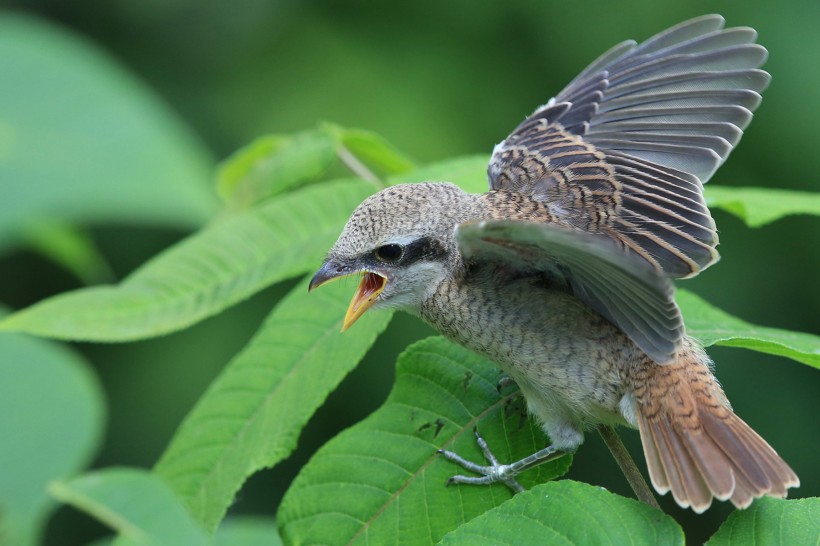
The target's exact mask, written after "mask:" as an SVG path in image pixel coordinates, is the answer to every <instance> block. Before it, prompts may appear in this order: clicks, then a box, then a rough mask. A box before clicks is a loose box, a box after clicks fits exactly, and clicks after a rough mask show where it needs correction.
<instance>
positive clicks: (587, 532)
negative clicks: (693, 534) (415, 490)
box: [439, 480, 750, 546]
mask: <svg viewBox="0 0 820 546" xmlns="http://www.w3.org/2000/svg"><path fill="white" fill-rule="evenodd" d="M439 544H441V545H442V546H455V545H460V544H463V545H465V546H473V545H475V546H481V545H483V544H486V545H488V546H489V545H509V546H527V545H541V544H562V545H567V546H570V545H578V546H581V545H586V544H611V545H612V546H621V545H622V544H633V545H636V546H637V545H644V544H652V545H655V546H661V545H672V544H680V545H682V544H684V537H683V531H682V530H681V528H680V527H679V526H678V524H677V523H675V520H674V519H672V518H671V517H670V516H667V515H666V514H664V513H663V512H660V511H658V510H655V509H654V508H650V507H649V506H647V505H645V504H642V503H640V502H638V501H636V500H633V499H627V498H624V497H619V496H618V495H613V494H612V493H609V492H608V491H606V490H605V489H603V488H602V487H595V486H592V485H587V484H584V483H578V482H574V481H571V480H561V481H559V482H552V483H545V484H542V485H537V486H535V487H534V488H532V489H531V490H529V491H525V492H524V493H520V494H518V495H516V496H515V497H514V498H513V499H511V500H509V501H507V502H505V503H504V504H502V505H501V506H499V507H497V508H494V509H492V510H490V511H488V512H486V513H485V514H482V515H480V516H478V517H477V518H475V519H474V520H472V521H470V522H469V523H466V524H465V525H462V526H461V527H459V528H458V529H456V530H455V531H453V532H451V533H449V534H448V535H447V536H445V537H444V539H443V540H442V541H441V542H440V543H439ZM747 544H750V543H747Z"/></svg>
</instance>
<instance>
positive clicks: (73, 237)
mask: <svg viewBox="0 0 820 546" xmlns="http://www.w3.org/2000/svg"><path fill="white" fill-rule="evenodd" d="M23 239H24V240H25V242H26V246H28V247H30V248H31V249H32V250H33V251H35V252H38V253H39V254H41V255H42V256H44V257H46V258H48V259H50V260H52V261H53V262H54V263H56V264H58V265H61V266H62V267H64V268H65V269H67V270H68V271H70V272H71V273H73V274H74V275H75V276H76V277H77V278H78V279H80V280H81V281H83V282H84V283H85V284H97V283H101V282H104V281H110V280H112V279H113V278H114V274H113V273H112V271H111V269H110V268H109V267H108V262H106V261H105V258H104V257H103V255H102V254H101V253H100V252H99V250H97V247H96V245H95V244H94V241H93V240H92V239H91V237H90V236H89V235H88V234H87V233H85V232H84V231H82V230H79V229H77V228H74V227H72V226H70V225H68V224H65V223H62V222H52V221H48V220H44V221H42V222H39V223H36V224H33V225H31V226H28V228H27V229H25V231H24V235H23Z"/></svg>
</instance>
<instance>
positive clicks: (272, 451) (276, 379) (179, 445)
mask: <svg viewBox="0 0 820 546" xmlns="http://www.w3.org/2000/svg"><path fill="white" fill-rule="evenodd" d="M344 288H345V287H344V286H342V285H341V283H339V285H338V286H332V285H331V286H329V287H326V289H325V290H322V291H320V292H319V293H317V294H308V291H307V283H300V284H299V285H297V287H296V288H295V289H294V290H293V291H292V292H291V293H290V295H288V296H287V297H285V299H284V300H282V301H281V302H280V303H279V305H278V306H277V307H276V308H275V309H274V310H273V312H272V313H271V315H270V317H268V319H267V320H266V321H265V323H264V324H263V325H262V327H261V328H260V329H259V331H258V332H257V333H256V336H254V338H253V339H252V340H251V341H250V342H249V343H248V345H247V346H246V347H245V349H244V350H243V351H242V352H241V353H239V354H238V355H237V356H236V358H234V359H233V360H232V361H231V362H230V363H229V364H228V365H227V367H226V368H225V370H224V372H222V375H221V376H220V377H219V378H217V380H216V381H214V383H213V385H211V388H210V389H208V391H207V392H206V393H205V394H204V395H203V396H202V398H201V399H200V401H199V403H198V404H197V405H196V407H194V409H193V410H191V413H190V415H188V417H187V419H186V420H185V422H184V423H182V425H181V426H180V428H179V430H178V431H177V433H176V435H175V436H174V440H173V441H172V443H171V445H170V446H169V447H168V449H167V450H166V452H165V454H164V455H163V456H162V458H161V459H160V461H159V463H158V464H157V466H156V469H155V470H156V472H157V474H159V475H160V476H162V477H163V478H165V479H166V480H167V481H168V483H170V484H171V486H172V487H173V488H174V490H175V492H176V493H177V495H179V497H180V498H181V499H182V500H183V502H184V503H185V504H186V505H187V506H188V508H189V509H190V510H191V513H192V514H193V515H194V516H195V517H196V518H197V519H198V520H199V521H202V522H203V523H204V524H205V526H206V527H208V528H210V529H213V528H216V526H217V524H218V523H219V521H220V520H221V519H222V517H223V516H224V515H225V511H226V509H227V508H228V505H229V504H230V503H231V500H232V499H233V497H234V495H235V494H236V492H237V491H238V490H239V488H240V487H241V485H242V483H243V482H244V481H245V479H247V478H248V477H249V476H250V475H252V474H253V473H255V472H257V471H258V470H261V469H262V468H267V467H271V466H273V465H275V464H276V463H278V462H280V461H281V460H283V459H284V458H285V457H287V456H288V455H290V453H291V452H292V451H293V449H294V448H295V447H296V440H297V439H298V437H299V432H300V431H301V430H302V428H304V426H305V424H306V423H307V421H308V419H309V418H310V416H311V415H313V413H314V412H315V411H316V409H317V408H318V407H319V406H320V405H321V404H322V402H324V400H325V397H327V395H328V394H329V393H330V392H331V391H332V390H333V389H335V388H336V386H337V385H338V383H339V381H341V380H342V379H343V378H344V376H345V375H347V373H348V372H349V371H350V370H352V369H353V368H354V367H355V366H356V364H358V363H359V361H360V360H361V359H362V357H363V356H364V354H365V353H366V352H367V350H368V349H369V348H370V346H371V345H372V344H373V342H374V341H375V340H376V337H377V336H378V335H379V334H380V333H381V331H382V330H384V328H385V327H386V326H387V323H388V322H389V320H390V313H379V314H373V315H372V316H366V317H363V318H362V320H361V321H360V323H361V324H357V325H356V326H357V328H356V329H355V330H354V331H351V332H350V334H351V335H346V336H345V337H344V338H342V336H339V335H338V333H339V330H340V328H341V326H342V318H343V317H344V313H345V310H346V308H347V297H348V296H349V294H348V293H347V292H348V291H347V290H344Z"/></svg>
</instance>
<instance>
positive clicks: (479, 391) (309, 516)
mask: <svg viewBox="0 0 820 546" xmlns="http://www.w3.org/2000/svg"><path fill="white" fill-rule="evenodd" d="M500 377H501V376H500V373H499V372H498V370H497V369H496V368H495V366H494V365H493V364H492V363H491V362H489V361H487V360H485V359H483V358H481V357H479V356H478V355H476V354H475V353H472V352H470V351H468V350H467V349H464V348H463V347H460V346H457V345H455V344H452V343H450V342H448V341H446V340H444V339H443V338H439V337H435V338H429V339H426V340H423V341H420V342H418V343H416V344H414V345H412V346H411V347H410V348H409V349H407V351H406V352H405V353H403V354H402V355H401V356H400V357H399V360H398V363H397V366H396V383H395V385H394V388H393V391H392V392H391V393H390V396H389V397H388V399H387V401H386V402H385V403H384V405H383V406H382V407H381V408H379V410H377V411H376V412H375V413H374V414H373V415H371V416H370V417H368V418H367V419H365V420H364V421H362V422H361V423H358V424H357V425H355V426H354V427H352V428H350V429H349V430H347V431H345V432H343V433H342V434H340V435H339V436H337V437H336V438H334V439H333V440H331V441H330V442H328V443H327V444H325V445H324V446H323V447H322V448H321V449H320V450H319V451H318V452H317V453H316V455H315V456H314V457H313V459H311V461H310V462H309V463H308V464H307V465H306V466H305V467H304V468H303V469H302V471H301V472H300V474H299V475H298V476H297V477H296V480H295V481H294V482H293V484H292V485H291V487H290V489H289V490H288V491H287V493H286V494H285V498H284V499H283V500H282V504H281V505H280V508H279V513H278V515H277V522H278V523H279V529H280V532H281V533H282V537H283V539H284V540H285V542H287V543H296V544H315V543H320V544H365V543H367V544H425V545H426V544H430V543H434V542H436V541H437V540H439V539H440V538H441V537H443V536H444V535H445V534H446V533H448V532H449V531H451V530H453V529H455V528H456V527H458V526H459V525H461V524H462V523H464V522H465V521H469V520H470V519H472V518H474V517H475V516H477V515H478V514H481V513H482V512H484V511H486V510H487V509H489V508H492V507H494V506H497V505H498V504H500V503H502V502H503V501H505V500H507V499H509V498H510V497H511V492H510V491H509V489H507V487H506V486H504V485H501V484H494V485H491V486H482V487H476V486H468V485H462V486H451V487H447V486H446V485H445V484H446V482H447V479H448V478H449V477H450V476H452V475H454V474H460V473H461V472H462V469H461V468H460V467H457V466H456V465H454V464H452V463H450V462H448V461H447V460H445V459H444V458H442V457H440V456H439V455H437V454H436V450H437V449H439V448H446V449H452V450H455V451H456V452H458V453H459V454H461V455H462V456H464V457H467V458H468V459H472V460H475V461H482V460H483V459H482V454H481V451H480V450H479V448H478V447H477V445H476V443H475V439H474V437H473V432H472V431H473V428H474V427H476V426H477V427H478V429H479V430H480V432H481V434H482V435H483V436H484V437H485V438H486V440H487V441H488V443H489V445H490V447H491V449H493V451H494V452H495V455H496V456H497V457H498V458H499V460H501V461H502V462H511V461H513V460H517V459H520V458H522V457H525V456H527V455H530V454H532V453H533V452H535V451H537V450H538V449H541V448H543V447H544V446H546V445H547V439H546V438H545V437H544V435H543V433H542V432H541V431H540V429H539V427H537V426H534V425H533V424H532V423H531V422H530V421H529V420H526V419H525V418H524V416H523V415H524V414H523V412H524V411H525V410H524V406H523V402H522V400H521V398H520V396H519V393H518V392H517V391H515V392H511V393H507V392H505V393H504V395H501V394H499V393H498V391H497V389H496V386H497V383H498V380H499V379H500ZM569 464H570V457H569V456H566V457H563V458H561V459H558V460H556V461H553V462H551V463H546V464H544V465H540V466H538V467H536V468H534V469H532V470H529V471H527V472H526V473H524V474H522V475H521V476H520V478H521V480H520V481H521V483H522V484H524V485H525V486H526V485H531V484H533V483H537V482H542V481H544V480H547V479H551V478H554V477H556V476H559V475H561V474H563V473H564V472H566V470H567V469H568V468H569Z"/></svg>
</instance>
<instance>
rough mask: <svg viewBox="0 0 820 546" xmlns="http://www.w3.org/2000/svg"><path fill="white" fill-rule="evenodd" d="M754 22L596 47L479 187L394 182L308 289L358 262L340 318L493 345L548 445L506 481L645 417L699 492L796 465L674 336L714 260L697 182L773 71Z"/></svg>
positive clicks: (744, 497) (688, 495) (684, 479)
mask: <svg viewBox="0 0 820 546" xmlns="http://www.w3.org/2000/svg"><path fill="white" fill-rule="evenodd" d="M755 37H756V35H755V32H754V31H753V30H752V29H748V28H734V29H723V19H722V18H721V17H719V16H714V15H713V16H705V17H701V18H698V19H693V20H691V21H687V22H684V23H682V24H680V25H678V26H676V27H673V28H671V29H669V30H667V31H665V32H662V33H660V34H658V35H657V36H655V37H653V38H651V39H649V40H647V41H646V42H644V43H643V44H641V45H636V44H635V43H634V42H624V43H622V44H620V45H618V46H616V47H614V48H613V49H611V50H610V51H609V52H607V53H605V54H604V55H603V56H601V57H600V58H599V59H598V60H596V61H595V62H593V63H592V64H591V65H590V66H589V67H588V68H587V69H586V70H584V71H583V72H582V73H581V74H580V75H579V76H578V77H577V78H576V79H575V80H574V81H573V82H572V83H570V84H569V86H567V88H566V89H564V90H563V91H562V92H561V93H559V94H558V95H557V96H556V97H555V98H554V99H552V100H550V101H549V102H548V103H547V104H546V105H544V106H542V107H540V108H538V109H537V110H536V111H535V112H534V113H533V114H532V115H531V116H530V117H529V118H527V119H526V120H525V121H524V122H523V123H521V124H520V125H519V126H518V127H517V128H516V129H515V130H514V131H513V133H512V134H511V135H510V136H508V137H507V138H506V139H505V140H504V141H503V142H502V143H501V144H499V145H498V146H496V148H495V151H494V153H493V156H492V159H491V161H490V166H489V169H488V174H489V181H490V191H489V192H488V193H486V194H484V195H470V194H467V193H464V192H463V191H462V190H461V189H459V188H458V187H456V186H454V185H452V184H446V183H424V184H410V185H400V186H394V187H391V188H388V189H385V190H383V191H381V192H379V193H377V194H376V195H374V196H372V197H370V198H368V199H367V200H366V201H365V202H364V203H362V204H361V205H360V206H359V207H358V208H357V210H356V211H355V212H354V213H353V215H352V216H351V218H350V220H349V221H348V223H347V225H346V226H345V228H344V230H343V232H342V234H341V235H340V237H339V239H338V241H337V242H336V244H335V245H334V246H333V248H332V249H331V250H330V252H329V253H328V256H327V258H326V260H325V263H324V265H323V266H322V268H321V269H320V270H319V272H318V273H317V274H316V276H315V277H314V279H313V281H312V283H311V288H315V287H317V286H319V285H321V284H323V283H325V282H328V281H330V280H333V279H336V278H339V277H343V276H347V275H351V274H361V275H362V282H361V283H360V285H359V288H358V290H357V292H356V294H355V296H354V298H353V301H352V302H351V305H350V308H349V310H348V314H347V316H346V317H345V324H344V328H347V327H349V326H350V325H351V324H353V322H355V321H356V319H357V318H358V317H359V316H361V314H362V313H364V312H365V311H366V310H367V309H368V308H370V307H394V308H399V309H403V310H406V311H409V312H411V313H414V314H416V315H418V316H420V317H421V318H422V319H424V320H425V321H427V322H428V323H429V324H431V325H432V326H433V327H435V328H436V329H438V330H439V331H440V332H441V333H443V334H444V335H445V336H447V337H449V338H450V339H452V340H454V341H456V342H458V343H461V344H463V345H465V346H467V347H469V348H471V349H473V350H475V351H477V352H479V353H482V354H484V355H486V356H488V357H489V358H491V359H492V360H494V361H495V362H497V363H498V364H499V365H500V366H501V367H502V368H503V369H504V370H505V371H506V372H507V373H508V374H509V375H510V376H511V377H512V378H513V379H514V380H515V382H516V383H517V384H518V385H519V387H520V388H521V391H522V392H523V394H524V396H525V398H526V401H527V406H528V409H529V411H530V413H531V414H532V415H534V416H535V417H536V418H537V419H538V420H539V422H540V423H541V424H542V426H543V428H544V430H545V431H546V432H547V434H548V435H549V436H550V439H551V440H552V445H551V446H550V447H549V448H547V449H545V450H543V451H542V452H539V454H537V456H536V457H535V458H528V459H526V460H523V461H520V462H518V463H513V464H512V465H500V466H499V465H495V466H493V465H491V466H489V467H480V466H478V465H474V464H472V463H469V462H468V461H464V460H463V459H461V458H460V457H458V456H457V455H455V454H452V453H447V454H446V456H447V457H448V458H450V459H452V460H454V461H456V462H459V463H461V464H462V465H464V466H466V467H467V468H469V469H472V470H477V471H480V472H483V473H485V474H486V476H485V477H478V478H470V477H463V476H462V477H458V479H457V481H460V482H465V483H489V482H492V481H503V482H504V483H507V484H508V485H510V486H511V487H516V482H515V481H514V475H515V473H516V472H517V471H519V470H521V469H524V468H527V467H529V466H531V465H532V464H535V463H537V462H538V461H539V460H542V459H546V458H552V457H555V456H560V455H561V454H562V453H565V452H570V451H573V450H575V449H576V448H577V447H578V446H579V445H580V444H581V443H582V442H583V435H584V430H585V429H587V428H589V427H590V426H594V425H597V424H600V423H604V424H625V425H629V426H631V427H634V428H637V429H639V430H640V433H641V441H642V443H643V447H644V454H645V456H646V461H647V466H648V469H649V474H650V477H651V480H652V483H653V485H654V486H655V489H656V490H657V491H658V492H660V493H666V492H667V491H671V492H672V494H673V496H674V498H675V500H676V501H677V502H678V504H680V505H681V506H684V507H688V506H691V507H692V508H693V509H694V510H695V511H698V512H700V511H703V510H705V509H706V508H708V507H709V505H710V504H711V502H712V499H713V498H717V499H720V500H725V499H730V500H731V501H732V502H733V503H734V504H735V505H736V506H738V507H741V508H742V507H746V506H748V505H749V503H750V502H751V501H752V499H753V498H755V497H759V496H760V495H763V494H769V495H773V496H779V497H782V496H785V495H786V490H787V489H788V488H790V487H795V486H797V485H798V483H799V482H798V479H797V476H796V475H795V474H794V472H793V471H792V470H791V469H790V468H789V466H788V465H787V464H786V463H785V462H783V460H782V459H781V458H780V457H779V456H778V455H777V453H776V452H775V451H774V450H773V449H772V448H771V447H770V446H769V445H768V444H767V443H766V442H765V441H764V440H763V439H762V438H760V436H758V435H757V434H756V433H755V432H754V431H753V430H752V429H751V428H749V426H748V425H746V424H745V423H744V422H743V421H742V420H741V419H740V418H738V417H737V416H736V415H735V414H734V413H733V412H732V410H731V408H730V406H729V403H728V401H727V400H726V397H725V395H724V394H723V391H722V389H721V388H720V385H719V384H718V383H717V380H716V379H715V378H714V376H713V375H712V371H711V363H710V361H709V359H708V357H707V356H706V354H705V353H704V352H703V351H702V350H701V349H700V348H699V347H698V346H697V344H696V342H695V341H694V340H692V339H691V338H688V337H687V336H686V335H685V331H684V326H683V321H682V318H681V316H680V312H679V310H678V308H677V305H676V304H675V301H674V297H673V295H674V294H673V292H674V287H673V285H672V283H671V280H670V279H671V278H676V277H686V276H691V275H694V274H696V273H698V272H699V271H701V270H702V269H704V268H705V267H708V266H709V265H710V264H712V263H714V262H715V261H716V260H717V257H718V255H717V251H716V250H715V247H716V245H717V242H718V241H717V234H716V231H715V225H714V222H713V221H712V217H711V215H710V213H709V210H708V208H707V207H706V204H705V202H704V200H703V195H702V184H703V183H705V182H706V181H707V180H708V179H709V177H711V176H712V174H713V173H714V171H715V170H716V169H717V167H718V166H719V165H720V163H721V162H722V161H724V160H725V159H726V157H727V156H728V154H729V152H730V151H731V149H732V147H733V146H735V145H736V144H737V142H738V140H739V139H740V136H741V134H742V131H743V129H744V128H745V127H746V126H747V125H748V123H749V121H750V120H751V114H752V111H753V110H754V108H756V107H757V105H758V104H759V102H760V95H759V93H760V92H761V91H762V90H763V89H764V88H765V87H766V85H767V83H768V81H769V76H768V74H766V73H765V72H763V71H761V70H760V69H759V68H758V67H759V66H760V65H761V64H762V63H763V61H764V60H765V57H766V50H765V49H764V48H762V47H761V46H759V45H757V44H755V43H754V40H755Z"/></svg>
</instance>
